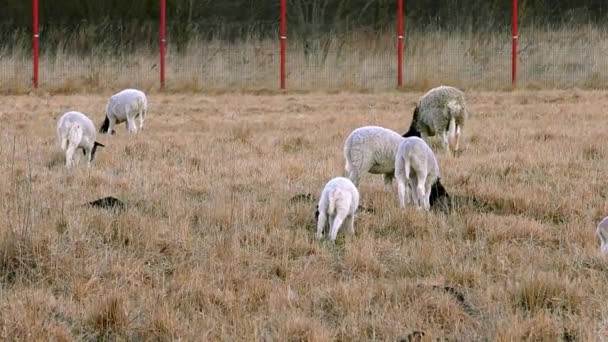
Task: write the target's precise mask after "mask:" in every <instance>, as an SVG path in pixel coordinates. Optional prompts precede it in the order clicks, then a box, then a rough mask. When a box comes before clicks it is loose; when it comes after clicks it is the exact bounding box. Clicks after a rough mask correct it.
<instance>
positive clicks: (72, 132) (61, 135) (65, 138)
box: [57, 111, 105, 168]
mask: <svg viewBox="0 0 608 342" xmlns="http://www.w3.org/2000/svg"><path fill="white" fill-rule="evenodd" d="M57 139H58V140H59V144H60V145H61V149H62V150H63V151H65V165H66V167H68V168H69V167H71V166H72V164H73V163H74V152H76V150H77V149H79V148H80V149H82V153H83V154H84V155H85V156H86V157H88V166H89V167H90V166H91V162H92V161H93V159H94V158H95V152H96V151H97V147H105V146H104V145H103V144H100V143H98V142H97V141H95V139H96V130H95V125H94V124H93V122H92V121H91V119H89V118H88V117H87V116H86V115H84V114H82V113H80V112H75V111H70V112H66V113H64V114H63V115H62V116H61V118H59V122H58V123H57ZM77 161H78V156H76V162H77Z"/></svg>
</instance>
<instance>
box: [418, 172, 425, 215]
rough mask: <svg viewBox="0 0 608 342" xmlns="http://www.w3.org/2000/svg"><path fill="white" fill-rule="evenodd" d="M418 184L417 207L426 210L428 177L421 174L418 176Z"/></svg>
mask: <svg viewBox="0 0 608 342" xmlns="http://www.w3.org/2000/svg"><path fill="white" fill-rule="evenodd" d="M416 176H417V177H416V178H417V180H416V181H417V184H416V197H417V202H418V203H417V206H418V209H421V208H424V209H426V203H425V202H426V194H425V187H426V178H427V177H426V175H424V173H422V172H419V173H418V174H417V175H416Z"/></svg>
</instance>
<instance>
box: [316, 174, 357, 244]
mask: <svg viewBox="0 0 608 342" xmlns="http://www.w3.org/2000/svg"><path fill="white" fill-rule="evenodd" d="M358 206H359V191H358V190H357V187H356V186H355V185H354V184H353V183H352V182H351V181H350V180H349V179H348V178H344V177H336V178H333V179H331V180H330V181H329V182H327V184H326V185H325V188H323V191H322V192H321V198H320V200H319V209H318V211H319V217H318V220H317V234H316V235H315V237H316V238H317V240H319V239H321V237H322V235H323V229H324V228H325V226H326V223H327V220H328V218H329V239H330V240H331V241H335V240H336V236H337V235H338V230H340V227H341V226H342V225H344V226H345V229H346V232H347V233H348V234H350V235H354V234H355V227H354V223H355V212H356V211H357V207H358Z"/></svg>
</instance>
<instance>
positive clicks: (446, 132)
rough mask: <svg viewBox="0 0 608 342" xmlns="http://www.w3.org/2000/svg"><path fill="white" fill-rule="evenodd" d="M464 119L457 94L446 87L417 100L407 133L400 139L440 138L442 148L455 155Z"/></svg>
mask: <svg viewBox="0 0 608 342" xmlns="http://www.w3.org/2000/svg"><path fill="white" fill-rule="evenodd" d="M468 116H469V114H468V111H467V109H466V103H465V100H464V93H463V92H462V91H461V90H459V89H457V88H454V87H449V86H440V87H437V88H433V89H431V90H429V91H428V92H427V93H426V94H424V95H423V96H422V97H421V98H420V99H419V100H418V103H417V104H416V108H415V109H414V115H413V117H412V123H411V125H410V129H409V130H408V131H407V133H405V134H404V137H421V138H423V139H424V140H425V141H428V137H430V136H435V135H436V134H441V136H442V145H443V147H444V148H446V149H447V150H448V151H450V150H452V151H453V152H454V153H456V152H458V150H459V148H460V137H461V135H462V131H463V129H464V123H465V120H466V119H467V118H468Z"/></svg>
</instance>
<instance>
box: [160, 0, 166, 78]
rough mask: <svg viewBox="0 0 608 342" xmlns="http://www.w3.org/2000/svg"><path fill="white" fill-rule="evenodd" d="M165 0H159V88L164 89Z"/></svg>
mask: <svg viewBox="0 0 608 342" xmlns="http://www.w3.org/2000/svg"><path fill="white" fill-rule="evenodd" d="M165 16H166V0H160V30H159V31H160V88H161V89H163V88H165V43H166V37H165V33H166V32H165Z"/></svg>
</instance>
